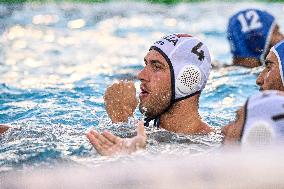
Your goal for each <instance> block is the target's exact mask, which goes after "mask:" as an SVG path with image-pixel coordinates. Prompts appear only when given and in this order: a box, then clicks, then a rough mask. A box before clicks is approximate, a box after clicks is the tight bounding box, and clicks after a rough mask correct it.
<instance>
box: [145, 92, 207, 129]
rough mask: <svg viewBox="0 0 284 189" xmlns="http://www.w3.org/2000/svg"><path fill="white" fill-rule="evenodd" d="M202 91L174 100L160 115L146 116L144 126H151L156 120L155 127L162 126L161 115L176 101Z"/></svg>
mask: <svg viewBox="0 0 284 189" xmlns="http://www.w3.org/2000/svg"><path fill="white" fill-rule="evenodd" d="M200 92H201V91H196V92H195V93H192V94H190V95H188V96H185V97H182V98H180V99H178V100H172V101H171V103H170V105H169V106H168V107H167V108H166V109H165V110H164V111H163V112H162V113H161V114H160V115H158V116H156V117H154V118H149V117H145V119H144V126H145V127H149V123H150V121H152V120H154V127H157V128H159V127H160V117H161V115H162V114H164V113H166V112H167V111H169V110H170V109H171V107H172V106H173V104H174V103H176V102H178V101H181V100H184V99H186V98H190V97H192V96H194V95H196V94H200Z"/></svg>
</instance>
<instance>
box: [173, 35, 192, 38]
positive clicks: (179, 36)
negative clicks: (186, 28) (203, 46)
mask: <svg viewBox="0 0 284 189" xmlns="http://www.w3.org/2000/svg"><path fill="white" fill-rule="evenodd" d="M176 36H177V37H178V38H181V37H192V35H189V34H176Z"/></svg>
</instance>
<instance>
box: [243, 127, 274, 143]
mask: <svg viewBox="0 0 284 189" xmlns="http://www.w3.org/2000/svg"><path fill="white" fill-rule="evenodd" d="M274 137H275V131H274V130H273V128H272V126H271V125H270V124H269V123H267V122H265V121H258V122H254V123H253V124H252V126H251V127H249V128H248V129H247V131H246V133H245V134H244V136H243V138H242V144H245V145H266V144H271V143H272V141H273V138H274Z"/></svg>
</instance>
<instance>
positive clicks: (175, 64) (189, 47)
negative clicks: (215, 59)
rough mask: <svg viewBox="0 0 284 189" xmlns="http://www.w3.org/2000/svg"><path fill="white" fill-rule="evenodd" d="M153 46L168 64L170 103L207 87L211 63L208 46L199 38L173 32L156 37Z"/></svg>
mask: <svg viewBox="0 0 284 189" xmlns="http://www.w3.org/2000/svg"><path fill="white" fill-rule="evenodd" d="M152 49H153V50H156V51H158V52H159V53H160V54H161V55H162V56H163V57H164V58H165V59H166V60H167V62H168V64H169V67H170V71H171V84H172V99H171V103H174V102H176V101H178V100H182V99H185V98H187V97H190V96H191V95H193V94H195V93H197V92H200V91H202V90H203V89H204V87H205V85H206V82H207V80H208V77H209V73H210V70H211V68H212V66H211V58H210V53H209V50H208V48H207V47H206V45H205V44H204V43H202V42H201V41H200V40H199V39H197V38H196V37H192V36H191V35H188V34H171V35H168V36H165V37H163V38H161V39H160V40H159V41H156V42H155V43H154V44H153V45H152V46H151V48H150V50H152Z"/></svg>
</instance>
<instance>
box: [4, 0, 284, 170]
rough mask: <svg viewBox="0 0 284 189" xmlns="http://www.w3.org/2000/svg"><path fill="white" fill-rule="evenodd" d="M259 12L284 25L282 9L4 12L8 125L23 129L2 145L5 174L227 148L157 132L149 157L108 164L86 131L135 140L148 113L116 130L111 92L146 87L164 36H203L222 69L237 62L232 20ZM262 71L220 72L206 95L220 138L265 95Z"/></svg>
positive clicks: (68, 7)
mask: <svg viewBox="0 0 284 189" xmlns="http://www.w3.org/2000/svg"><path fill="white" fill-rule="evenodd" d="M252 6H253V7H258V8H262V9H265V10H269V11H270V12H272V13H273V14H274V15H275V16H276V18H277V20H278V23H279V24H280V26H282V27H283V26H284V23H283V22H281V21H283V20H284V14H283V9H282V7H283V6H282V5H281V4H278V3H273V4H272V3H271V4H267V3H254V2H250V3H223V2H207V3H192V4H187V3H184V4H177V5H171V6H170V5H161V4H147V3H141V2H140V3H139V2H115V1H113V2H108V3H98V4H73V3H60V4H23V5H18V6H14V7H12V8H10V9H9V8H8V7H7V5H0V7H1V8H0V10H1V11H2V12H1V14H0V22H1V26H3V27H2V28H1V30H0V32H1V36H0V44H1V45H0V66H1V69H0V123H2V124H8V125H12V126H13V127H14V129H12V130H10V131H9V132H7V133H6V134H5V135H3V136H1V138H0V172H6V171H9V170H23V169H24V170H26V169H33V168H35V167H41V166H47V167H56V166H58V165H61V164H65V163H67V164H69V163H70V164H72V165H79V166H81V165H83V166H87V167H93V166H99V165H103V164H104V163H105V162H109V161H114V162H116V161H117V162H121V161H122V162H123V161H128V160H134V159H135V158H146V159H147V158H151V157H154V156H157V155H158V154H169V155H176V156H179V155H181V154H182V155H196V154H200V153H201V154H202V153H204V152H208V151H212V150H215V149H216V148H219V147H220V145H221V141H222V135H221V134H220V132H219V131H218V132H217V133H211V134H209V135H206V136H184V135H177V134H173V133H169V132H167V131H164V130H161V129H160V130H157V129H155V128H149V129H148V130H147V133H148V136H149V138H148V144H147V150H144V151H140V152H138V153H136V154H134V155H133V156H122V157H112V158H106V157H102V156H100V155H98V154H97V153H96V151H95V150H94V149H93V148H92V146H91V145H90V144H89V142H88V141H87V138H86V137H85V135H84V133H85V132H86V131H87V130H89V129H91V128H97V129H98V130H100V131H102V130H105V129H106V130H110V131H112V132H114V133H115V134H117V135H119V136H122V137H131V136H133V135H135V131H134V130H135V126H134V122H135V121H136V120H138V119H141V114H140V113H139V111H138V110H136V112H135V116H134V118H131V119H130V120H129V122H128V123H127V124H124V125H113V124H111V122H110V120H109V119H108V117H107V115H106V112H105V109H104V102H103V94H104V91H105V88H106V87H107V86H108V85H110V84H112V83H113V82H117V81H119V80H123V79H131V80H132V79H134V81H135V85H136V87H137V89H138V88H139V87H138V86H139V84H140V83H139V81H138V80H137V79H136V78H135V76H136V74H137V73H138V72H139V70H141V69H142V68H143V57H144V56H145V54H146V53H147V50H148V48H149V46H150V45H151V43H153V42H154V41H155V40H156V39H158V38H160V37H161V36H163V35H165V34H169V33H190V34H192V35H194V36H197V37H199V38H201V39H202V40H203V41H204V42H205V43H206V44H207V45H208V47H209V49H210V50H211V53H212V59H213V62H214V63H215V64H217V65H220V66H221V67H222V65H228V64H230V61H231V55H230V52H229V44H228V43H227V41H226V33H225V30H226V24H227V20H228V17H229V16H230V15H231V14H233V13H234V12H236V11H237V10H239V9H242V8H247V7H252ZM220 10H222V11H220ZM260 70H262V68H256V69H245V68H238V67H227V68H220V69H215V70H213V71H212V72H211V75H210V79H209V81H208V84H207V87H206V88H205V90H204V91H203V93H202V96H201V101H200V114H201V116H202V118H203V119H204V120H205V121H206V122H208V123H209V124H210V125H212V126H213V127H215V128H216V129H217V130H220V128H222V126H224V125H225V124H227V123H228V122H230V121H232V120H233V119H234V116H235V110H236V109H238V107H240V106H241V105H243V103H244V102H245V100H246V98H247V97H248V96H250V95H251V94H253V93H255V92H256V91H257V90H258V87H257V86H256V84H255V80H256V77H257V75H258V73H259V71H260ZM138 93H139V90H138V91H137V94H138Z"/></svg>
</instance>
